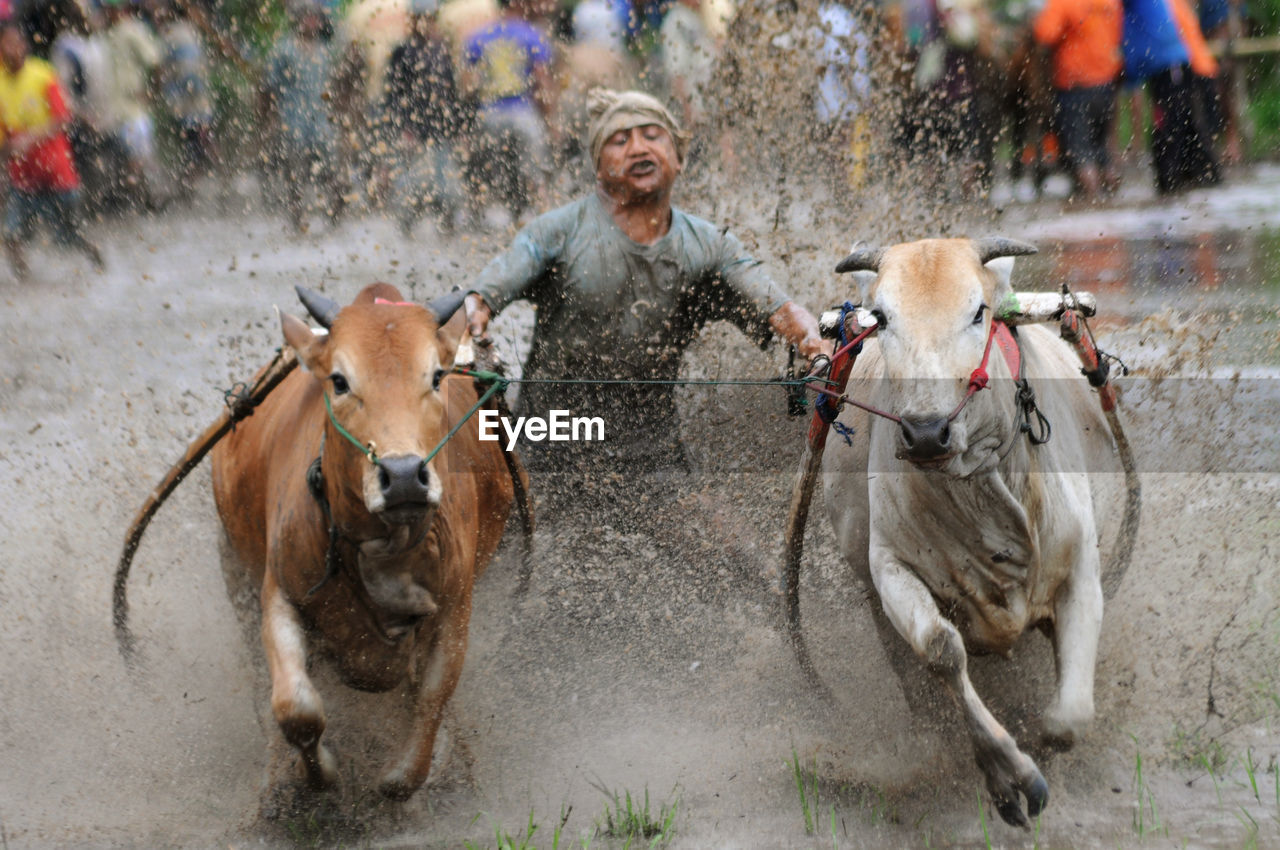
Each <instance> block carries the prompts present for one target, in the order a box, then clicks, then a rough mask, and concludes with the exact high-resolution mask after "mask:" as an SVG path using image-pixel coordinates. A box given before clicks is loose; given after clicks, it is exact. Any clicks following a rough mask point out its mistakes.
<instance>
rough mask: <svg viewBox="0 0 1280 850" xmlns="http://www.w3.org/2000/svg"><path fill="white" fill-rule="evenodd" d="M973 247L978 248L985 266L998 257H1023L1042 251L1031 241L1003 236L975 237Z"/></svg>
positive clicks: (980, 258)
mask: <svg viewBox="0 0 1280 850" xmlns="http://www.w3.org/2000/svg"><path fill="white" fill-rule="evenodd" d="M973 247H974V248H977V249H978V259H979V260H980V261H981V262H982V264H983V265H984V266H985V265H986V264H987V263H989V262H991V261H992V260H994V259H996V258H998V257H1022V256H1025V255H1027V254H1036V253H1039V251H1040V249H1039V248H1037V247H1036V246H1035V245H1032V244H1031V243H1030V242H1022V241H1020V240H1018V239H1006V238H1005V237H1003V236H985V237H983V238H982V239H975V240H973Z"/></svg>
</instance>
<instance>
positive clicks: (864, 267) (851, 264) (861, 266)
mask: <svg viewBox="0 0 1280 850" xmlns="http://www.w3.org/2000/svg"><path fill="white" fill-rule="evenodd" d="M883 256H884V249H883V248H872V247H871V246H869V245H867V244H865V243H863V242H859V243H858V244H856V245H854V246H853V253H851V254H849V256H847V257H845V258H844V259H843V260H841V261H840V263H839V264H838V265H837V266H836V273H837V274H844V273H845V272H878V271H880V258H881V257H883Z"/></svg>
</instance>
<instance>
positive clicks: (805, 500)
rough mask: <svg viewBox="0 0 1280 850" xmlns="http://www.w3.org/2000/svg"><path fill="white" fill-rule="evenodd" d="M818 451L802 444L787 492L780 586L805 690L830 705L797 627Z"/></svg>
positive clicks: (788, 632)
mask: <svg viewBox="0 0 1280 850" xmlns="http://www.w3.org/2000/svg"><path fill="white" fill-rule="evenodd" d="M822 449H823V445H822V443H821V441H819V444H818V445H817V446H816V447H815V446H814V445H813V444H812V443H811V442H806V443H805V447H804V456H803V458H802V459H801V461H800V470H799V472H798V473H797V474H796V481H795V486H794V487H793V488H792V491H791V509H790V510H789V511H788V513H787V530H786V536H785V538H784V551H783V566H782V584H783V593H784V595H785V597H786V611H787V613H786V616H787V637H788V638H790V640H791V651H792V653H793V654H794V655H795V658H796V663H797V664H798V665H799V666H800V670H801V672H802V673H804V678H805V681H806V682H808V684H809V687H811V688H812V689H813V690H814V692H815V693H816V694H818V696H819V697H821V698H822V699H823V700H825V701H826V702H831V701H832V700H833V697H832V695H831V691H830V689H829V688H827V686H826V683H825V682H823V681H822V679H821V677H819V676H818V671H817V670H816V669H815V668H814V666H813V658H812V656H810V655H809V645H808V643H807V642H806V641H805V638H804V632H803V630H802V629H801V627H800V563H801V561H802V560H803V558H804V529H805V525H806V524H807V522H808V519H809V506H810V504H811V502H812V501H813V487H814V484H815V483H817V480H818V470H819V469H820V468H821V464H822Z"/></svg>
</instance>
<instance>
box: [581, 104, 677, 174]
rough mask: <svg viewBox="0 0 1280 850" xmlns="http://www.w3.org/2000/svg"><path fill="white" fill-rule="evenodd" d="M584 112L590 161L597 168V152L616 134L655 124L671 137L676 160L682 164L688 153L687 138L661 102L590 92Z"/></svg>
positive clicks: (598, 157)
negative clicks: (589, 125)
mask: <svg viewBox="0 0 1280 850" xmlns="http://www.w3.org/2000/svg"><path fill="white" fill-rule="evenodd" d="M587 112H588V114H589V115H590V116H591V129H590V140H591V161H592V162H593V163H595V165H596V166H597V167H598V166H599V165H600V151H601V150H602V149H603V148H604V143H605V142H606V141H607V140H608V139H609V137H610V136H612V135H613V134H614V133H616V132H618V131H619V130H630V129H631V128H632V127H640V126H642V125H644V124H657V125H658V126H659V127H662V128H663V129H665V130H666V131H667V132H668V133H670V134H671V141H672V142H673V143H674V144H675V146H676V157H677V158H679V160H680V162H681V164H683V163H684V155H685V151H687V150H688V149H689V137H688V136H687V135H685V132H684V130H682V129H680V125H679V124H678V123H676V119H675V117H674V116H673V115H672V114H671V112H670V110H668V109H667V108H666V107H665V106H663V105H662V101H660V100H658V99H657V98H656V97H653V96H652V95H647V94H645V93H644V92H641V91H624V92H617V91H613V90H611V89H605V88H598V89H592V90H591V91H590V92H589V93H588V94H587Z"/></svg>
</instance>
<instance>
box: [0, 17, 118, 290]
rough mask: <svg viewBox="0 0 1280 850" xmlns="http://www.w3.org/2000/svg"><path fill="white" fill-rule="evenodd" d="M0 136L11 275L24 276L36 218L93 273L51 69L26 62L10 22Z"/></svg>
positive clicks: (4, 30)
mask: <svg viewBox="0 0 1280 850" xmlns="http://www.w3.org/2000/svg"><path fill="white" fill-rule="evenodd" d="M0 63H2V65H3V67H2V68H0V132H2V134H3V148H2V150H3V153H4V156H5V158H6V159H8V161H9V183H10V186H9V202H8V209H7V210H6V211H5V222H4V244H5V250H6V251H7V252H8V255H9V262H10V263H11V264H12V266H13V271H14V273H15V274H16V275H17V276H18V277H19V278H20V279H24V280H25V279H26V277H27V274H28V268H27V260H26V257H25V255H24V254H23V250H22V243H23V242H24V241H25V240H26V239H27V238H28V236H29V235H30V232H31V228H32V225H33V224H35V220H36V219H37V218H44V219H46V220H47V221H48V222H49V224H51V225H52V227H53V229H54V235H55V236H56V237H57V239H58V241H59V242H61V243H62V244H64V245H69V246H71V247H74V248H78V249H79V250H81V251H83V252H84V254H85V255H86V256H88V257H89V260H90V261H91V262H92V263H93V265H94V267H95V268H97V269H99V270H101V269H102V268H103V264H102V255H101V254H100V253H99V252H98V249H97V247H96V246H94V245H93V244H92V243H91V242H89V241H88V240H87V239H85V238H84V235H83V234H82V233H81V232H80V223H79V189H80V176H79V174H77V173H76V167H75V164H74V163H73V162H72V160H71V142H70V140H68V138H67V133H66V128H67V124H68V123H69V122H70V121H71V113H70V111H69V110H68V109H67V105H66V100H65V99H64V97H63V94H62V86H61V85H59V83H58V76H57V72H55V71H54V69H53V66H52V65H50V64H49V63H48V62H45V61H44V60H42V59H36V58H29V57H28V56H27V38H26V35H25V34H23V32H22V29H21V28H20V27H19V26H18V25H17V24H16V23H14V22H12V21H10V22H7V23H5V24H3V25H2V26H0Z"/></svg>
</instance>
